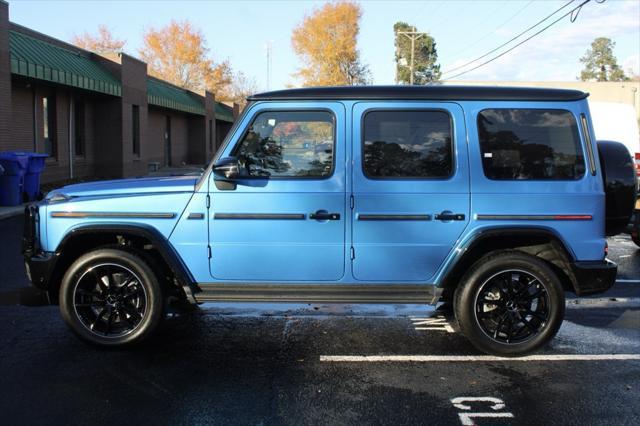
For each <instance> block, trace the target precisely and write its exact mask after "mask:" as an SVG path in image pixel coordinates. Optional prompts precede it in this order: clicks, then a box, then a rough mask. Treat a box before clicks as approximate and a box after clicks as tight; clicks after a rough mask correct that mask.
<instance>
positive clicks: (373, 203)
mask: <svg viewBox="0 0 640 426" xmlns="http://www.w3.org/2000/svg"><path fill="white" fill-rule="evenodd" d="M393 105H394V103H381V102H379V103H376V102H363V103H357V104H355V105H354V109H353V121H354V125H353V144H352V145H353V158H354V163H353V164H354V167H353V197H354V203H353V204H354V208H353V212H352V219H353V228H352V230H353V235H352V238H353V247H354V259H353V262H352V268H353V275H354V278H355V279H356V280H360V281H391V282H407V281H420V282H430V280H431V278H432V277H433V276H434V274H435V273H436V271H437V270H438V268H439V267H440V265H441V264H442V263H443V261H444V260H445V258H446V256H447V254H448V253H449V252H450V251H451V250H452V247H453V246H454V245H455V242H456V240H457V239H458V238H459V237H460V235H461V234H462V231H463V230H464V228H465V226H466V225H467V223H468V221H469V211H470V208H469V207H470V206H469V203H470V202H469V170H468V154H467V141H466V137H465V135H466V133H465V125H464V120H463V113H462V108H461V107H460V106H459V105H457V104H453V103H427V102H415V103H414V102H411V103H407V102H406V101H405V102H403V103H402V104H399V105H398V106H393Z"/></svg>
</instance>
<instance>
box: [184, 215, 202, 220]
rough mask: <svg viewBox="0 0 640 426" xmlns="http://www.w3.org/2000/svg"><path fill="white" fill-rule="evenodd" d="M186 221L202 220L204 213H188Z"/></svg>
mask: <svg viewBox="0 0 640 426" xmlns="http://www.w3.org/2000/svg"><path fill="white" fill-rule="evenodd" d="M187 219H197V220H202V219H204V213H189V216H187Z"/></svg>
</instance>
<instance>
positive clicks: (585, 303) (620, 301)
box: [566, 297, 640, 308]
mask: <svg viewBox="0 0 640 426" xmlns="http://www.w3.org/2000/svg"><path fill="white" fill-rule="evenodd" d="M566 306H567V308H637V307H640V297H600V298H596V299H586V298H585V299H577V298H570V299H567V304H566Z"/></svg>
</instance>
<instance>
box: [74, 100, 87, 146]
mask: <svg viewBox="0 0 640 426" xmlns="http://www.w3.org/2000/svg"><path fill="white" fill-rule="evenodd" d="M73 134H74V138H75V146H74V147H75V155H77V156H80V157H84V155H85V127H84V102H82V101H81V100H78V99H76V100H75V101H74V103H73Z"/></svg>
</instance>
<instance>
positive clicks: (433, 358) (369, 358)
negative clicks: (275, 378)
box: [320, 354, 640, 362]
mask: <svg viewBox="0 0 640 426" xmlns="http://www.w3.org/2000/svg"><path fill="white" fill-rule="evenodd" d="M629 360H640V354H594V355H582V354H555V355H554V354H549V355H528V356H523V357H519V358H504V357H499V356H492V355H320V362H487V361H507V362H527V361H629Z"/></svg>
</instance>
